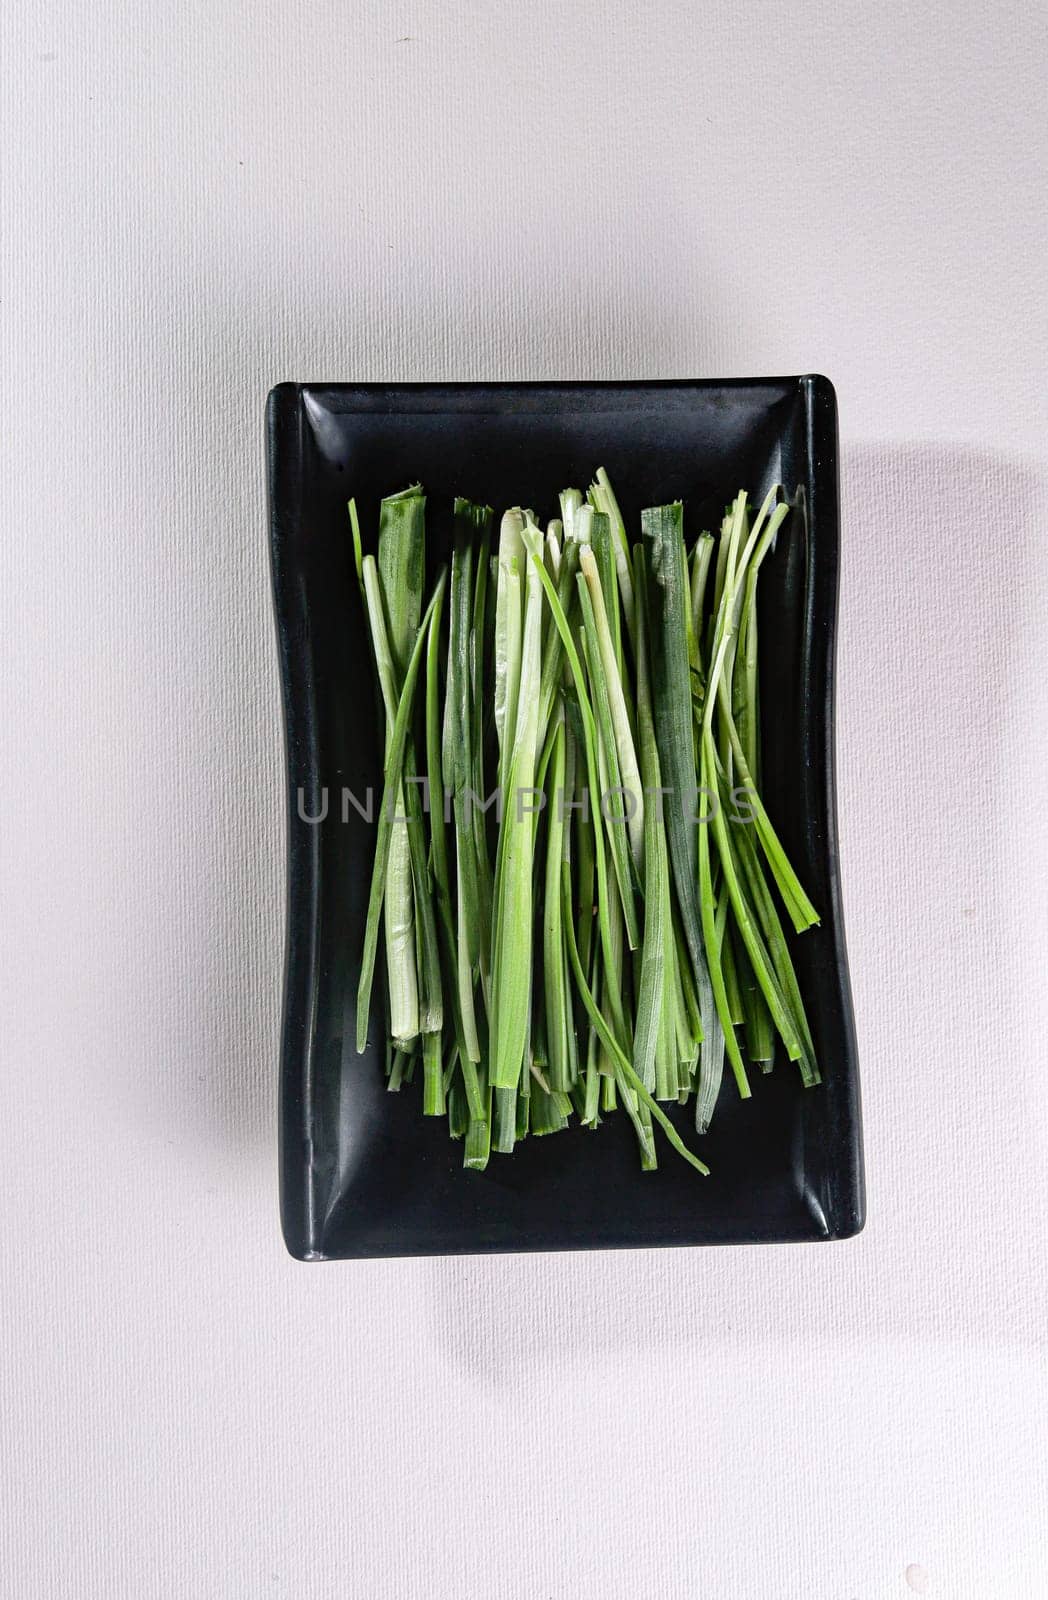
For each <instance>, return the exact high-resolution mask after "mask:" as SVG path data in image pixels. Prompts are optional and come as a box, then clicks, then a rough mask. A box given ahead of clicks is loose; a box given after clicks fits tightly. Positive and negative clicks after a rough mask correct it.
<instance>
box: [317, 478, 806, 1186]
mask: <svg viewBox="0 0 1048 1600" xmlns="http://www.w3.org/2000/svg"><path fill="white" fill-rule="evenodd" d="M425 508H426V501H425V495H424V493H423V490H422V489H421V487H419V486H415V487H413V488H409V489H406V490H404V491H403V492H402V493H400V494H395V495H391V496H390V497H389V498H387V499H385V500H383V501H382V505H381V511H380V516H379V525H378V535H377V540H376V542H375V550H376V554H375V555H370V554H368V555H365V554H364V551H363V540H362V538H361V533H360V526H359V519H358V515H357V509H356V505H355V502H353V501H351V502H350V505H349V513H350V522H351V526H352V532H353V544H354V551H355V557H356V568H357V575H358V578H359V582H360V588H361V594H362V597H363V602H364V610H365V613H366V615H367V620H368V625H369V630H370V637H371V644H372V649H373V655H374V662H375V668H376V675H377V680H378V690H379V693H380V695H381V701H382V706H383V710H384V717H385V758H384V777H383V784H384V792H383V797H382V803H381V807H380V808H379V810H378V814H377V832H376V840H375V862H374V870H373V875H372V880H371V892H370V898H369V903H368V913H367V925H366V931H365V937H364V946H363V952H362V959H361V973H360V985H359V990H358V995H357V1039H356V1044H357V1049H358V1050H359V1051H361V1052H363V1051H364V1050H365V1048H366V1046H367V1038H368V1029H369V1025H370V1018H371V1008H372V989H373V985H374V978H375V972H376V967H377V965H378V963H379V953H380V945H381V947H382V954H383V956H384V967H385V976H386V1002H387V1052H386V1071H387V1079H388V1086H389V1088H390V1089H391V1090H398V1089H399V1088H400V1087H401V1085H402V1084H403V1083H405V1082H408V1083H410V1082H411V1081H412V1079H413V1078H414V1076H415V1073H416V1068H417V1065H418V1063H419V1060H421V1078H422V1096H423V1113H424V1114H425V1115H426V1116H446V1117H447V1119H448V1127H449V1130H450V1133H451V1137H452V1138H453V1139H463V1140H464V1164H465V1166H467V1167H471V1168H474V1169H483V1168H484V1167H485V1166H486V1165H487V1163H488V1159H489V1155H490V1152H491V1150H492V1149H495V1150H497V1151H501V1152H509V1151H512V1150H513V1148H514V1146H515V1145H516V1144H517V1142H518V1141H519V1140H521V1139H523V1138H525V1137H526V1136H527V1135H528V1134H533V1135H542V1134H547V1133H556V1132H558V1131H559V1130H561V1129H563V1128H566V1127H567V1126H568V1125H569V1122H570V1121H571V1119H572V1117H573V1116H574V1117H575V1118H576V1119H577V1120H578V1122H579V1123H580V1124H581V1125H582V1126H583V1127H586V1128H590V1129H593V1128H596V1127H597V1126H598V1124H599V1123H600V1121H601V1119H602V1117H605V1116H607V1115H608V1114H609V1113H611V1112H613V1111H615V1110H616V1108H618V1107H621V1108H622V1110H623V1111H624V1112H625V1113H626V1115H627V1117H628V1118H629V1120H630V1122H631V1123H632V1126H633V1129H634V1131H635V1133H636V1138H637V1144H638V1148H639V1152H640V1164H641V1167H642V1168H643V1169H644V1170H645V1171H650V1170H652V1169H654V1167H655V1166H656V1145H655V1125H656V1124H657V1125H658V1126H659V1127H660V1128H661V1130H662V1132H663V1133H664V1134H665V1136H666V1138H667V1140H668V1141H669V1143H670V1144H671V1145H672V1146H673V1148H674V1149H675V1150H676V1151H678V1153H679V1154H680V1155H681V1156H683V1157H684V1159H685V1160H687V1161H688V1162H690V1163H691V1165H692V1166H693V1167H695V1168H696V1169H697V1170H698V1171H699V1172H703V1173H704V1172H706V1171H707V1170H708V1169H707V1168H706V1166H705V1165H704V1163H703V1162H702V1161H700V1160H699V1158H698V1157H697V1156H696V1155H695V1154H694V1152H693V1151H692V1150H690V1149H689V1148H688V1147H687V1145H686V1144H685V1143H684V1141H683V1140H682V1138H681V1137H680V1134H679V1132H678V1130H677V1127H676V1125H675V1123H674V1122H673V1121H672V1120H671V1119H670V1117H669V1116H668V1115H667V1112H666V1110H665V1109H664V1107H666V1106H668V1105H671V1104H674V1103H679V1104H681V1105H685V1104H687V1103H688V1102H689V1101H690V1099H691V1097H692V1096H694V1105H695V1110H694V1118H695V1127H696V1130H697V1131H698V1132H699V1133H700V1134H701V1133H705V1131H706V1130H707V1128H708V1127H709V1124H710V1119H711V1117H712V1115H713V1111H714V1107H715V1105H716V1102H717V1097H718V1094H719V1092H720V1088H721V1079H722V1074H723V1068H724V1060H725V1057H727V1060H728V1063H729V1065H730V1067H731V1071H732V1074H733V1076H734V1081H735V1085H736V1087H737V1090H738V1093H739V1094H740V1095H741V1096H742V1098H744V1099H746V1098H748V1097H749V1094H750V1085H749V1081H748V1078H747V1063H750V1064H751V1065H753V1066H755V1067H757V1068H759V1069H760V1070H761V1071H762V1072H769V1071H770V1070H771V1067H772V1063H773V1058H774V1056H775V1052H776V1050H777V1049H778V1048H780V1047H781V1048H782V1049H784V1050H785V1053H786V1056H787V1058H788V1059H789V1060H790V1061H792V1062H795V1063H796V1064H797V1067H798V1069H799V1071H800V1075H801V1079H802V1082H803V1083H804V1084H805V1085H811V1084H815V1083H817V1082H818V1077H819V1074H818V1067H817V1064H816V1060H815V1052H814V1048H813V1045H812V1038H811V1033H810V1031H809V1027H808V1022H807V1019H806V1017H805V1012H804V1006H803V1003H802V1001H801V996H800V990H799V988H798V984H797V978H796V975H795V972H794V967H793V963H792V961H791V959H790V954H789V949H788V946H787V940H786V935H785V932H784V926H783V914H784V915H785V919H786V921H787V922H788V923H789V925H790V926H792V928H793V929H794V930H796V931H797V932H801V931H802V930H803V929H805V928H808V927H810V926H812V925H813V924H814V923H816V922H818V916H817V915H816V912H815V909H814V907H813V906H812V904H811V902H810V901H809V899H808V897H807V895H806V894H805V892H804V890H803V888H802V887H801V884H800V883H799V881H798V879H797V876H796V874H795V872H794V871H793V868H792V867H791V866H790V863H789V861H788V860H787V858H786V855H785V852H784V850H783V848H782V845H781V844H780V842H779V839H778V837H777V835H776V833H775V830H774V827H773V826H772V823H771V820H770V818H769V816H768V813H767V811H766V810H765V807H764V805H763V802H762V800H761V797H760V766H761V741H760V726H759V717H758V673H757V661H758V658H757V582H758V576H759V574H760V570H761V566H762V564H763V562H764V560H765V557H766V556H767V554H768V552H769V551H770V550H771V549H772V548H773V545H774V542H775V537H776V534H777V532H778V530H779V528H780V527H781V525H782V523H783V521H784V519H785V517H786V515H787V512H788V506H787V504H786V502H785V499H784V497H783V495H782V494H781V492H780V491H779V490H778V489H773V490H772V491H771V493H770V494H769V495H768V496H767V498H766V499H765V500H764V502H763V504H762V505H761V506H760V508H759V509H757V510H756V512H755V513H754V510H753V508H751V506H750V503H749V501H748V499H747V496H746V494H745V493H744V492H743V493H740V494H738V495H737V496H736V497H735V499H734V501H733V502H732V504H731V505H730V506H729V507H728V509H727V512H726V514H725V516H724V519H723V521H722V523H721V526H720V530H719V534H718V536H716V537H714V536H713V535H712V534H710V533H705V532H704V533H700V534H699V535H698V537H697V538H696V539H695V540H694V543H693V544H692V545H691V548H690V551H689V549H688V546H687V544H686V542H685V535H684V516H683V506H682V505H681V504H680V503H679V502H678V503H676V504H673V505H664V506H655V507H653V508H651V509H649V510H646V511H644V512H643V513H642V515H641V529H640V532H641V538H640V539H639V540H638V541H637V542H635V543H634V544H633V545H632V547H631V545H630V542H629V540H628V538H627V533H626V528H625V526H624V523H623V518H622V516H621V514H620V511H619V506H618V503H617V501H616V498H615V494H614V492H613V490H612V487H611V484H610V482H609V481H608V477H607V474H606V473H605V472H604V471H603V470H600V471H598V473H597V474H596V478H595V480H594V482H593V484H592V486H591V488H590V490H589V493H588V495H587V496H585V497H584V496H583V495H582V494H581V492H580V491H579V490H577V489H567V490H565V491H564V492H563V493H562V494H561V496H560V516H559V517H557V518H554V519H553V520H552V521H551V522H549V524H548V525H547V527H546V529H545V531H543V529H542V527H541V526H540V525H539V523H538V522H537V521H536V519H535V516H534V515H533V513H532V512H531V511H528V510H523V509H521V508H519V507H514V508H512V509H511V510H509V511H507V512H506V513H505V515H504V516H503V518H502V521H501V526H500V528H499V532H498V537H497V541H496V542H494V543H493V523H494V518H493V513H492V510H491V508H490V507H488V506H480V505H473V504H471V503H470V502H469V501H467V500H456V501H455V504H454V529H453V545H452V554H451V561H450V570H449V568H448V567H447V565H445V566H443V567H441V568H440V570H439V572H438V573H437V575H436V579H435V582H434V583H433V585H432V587H431V588H430V590H429V592H428V594H427V592H426V533H425ZM496 796H497V798H496Z"/></svg>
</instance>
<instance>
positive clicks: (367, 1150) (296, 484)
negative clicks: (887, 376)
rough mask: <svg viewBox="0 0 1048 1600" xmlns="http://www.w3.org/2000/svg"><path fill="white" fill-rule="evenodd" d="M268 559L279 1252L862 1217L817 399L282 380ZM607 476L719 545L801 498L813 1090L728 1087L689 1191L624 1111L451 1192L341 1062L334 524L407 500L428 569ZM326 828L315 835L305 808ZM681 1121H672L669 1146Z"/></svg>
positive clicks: (786, 1072) (366, 1063)
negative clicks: (277, 748) (725, 532)
mask: <svg viewBox="0 0 1048 1600" xmlns="http://www.w3.org/2000/svg"><path fill="white" fill-rule="evenodd" d="M266 428H267V443H268V466H269V496H270V540H271V555H272V570H273V586H274V596H275V605H276V618H277V639H278V647H279V655H280V669H281V675H282V685H283V695H284V710H285V724H286V735H287V744H286V749H287V796H288V930H287V934H288V936H287V969H286V988H285V997H284V1027H283V1047H282V1063H281V1088H280V1137H281V1154H280V1163H281V1212H282V1220H283V1228H284V1237H285V1240H286V1242H287V1246H288V1249H289V1250H290V1251H291V1253H292V1254H293V1255H295V1256H299V1257H301V1258H303V1259H305V1260H311V1261H317V1260H324V1259H330V1258H338V1257H349V1256H374V1255H419V1254H430V1253H453V1252H471V1251H492V1250H555V1249H589V1248H600V1247H606V1246H644V1245H682V1244H716V1243H745V1242H759V1241H788V1240H805V1239H813V1240H814V1239H839V1238H844V1237H847V1236H849V1235H851V1234H854V1233H856V1232H857V1231H858V1230H859V1229H860V1228H861V1227H862V1223H863V1219H864V1209H865V1202H864V1192H863V1172H862V1143H861V1129H860V1113H859V1088H858V1072H857V1064H856V1052H855V1038H854V1028H853V1021H852V1009H851V999H850V994H849V985H848V969H847V959H846V954H845V945H844V929H843V923H842V915H841V899H840V885H839V880H838V862H837V839H836V826H835V816H834V784H833V720H834V699H833V678H834V673H833V665H834V661H833V657H834V629H835V621H836V611H837V566H838V486H837V416H836V403H835V399H834V393H833V389H832V387H831V386H830V384H829V383H828V382H827V381H826V380H825V379H823V378H817V377H801V378H769V379H746V380H732V381H726V382H694V383H693V382H668V383H633V384H621V383H609V384H603V383H594V384H494V385H483V384H419V385H414V384H387V385H381V384H380V385H360V386H358V385H352V384H334V385H325V384H318V385H308V384H307V385H296V384H282V385H280V386H279V387H278V388H276V389H274V390H273V392H272V394H271V395H270V397H269V404H268V408H267V415H266ZM598 466H604V467H606V468H607V470H608V472H609V474H610V476H611V480H612V483H613V484H614V486H615V489H616V492H617V494H618V497H619V500H620V503H621V505H622V509H623V512H624V514H625V517H626V520H627V526H628V527H630V528H632V529H635V528H637V527H638V526H639V522H638V519H639V513H640V510H641V507H642V506H645V505H651V504H655V503H658V502H661V501H666V500H670V499H677V498H681V499H683V500H684V502H685V517H686V529H690V532H691V533H692V534H694V533H695V532H696V531H697V530H698V528H700V527H705V526H716V525H717V524H718V523H719V518H720V515H721V512H722V510H723V507H724V505H725V504H726V502H727V501H728V500H729V499H730V498H731V497H732V495H733V494H734V493H735V492H736V490H738V489H739V488H742V487H745V488H746V489H748V490H749V491H750V493H751V495H752V496H753V497H754V498H755V499H759V498H760V496H761V495H762V494H763V493H764V492H765V490H766V489H767V488H768V487H770V485H771V484H772V483H774V482H782V483H783V484H784V485H785V486H786V489H787V491H788V493H789V495H790V496H791V498H794V497H795V498H796V506H795V510H794V513H793V514H791V516H790V517H789V518H788V519H787V522H786V525H785V527H784V529H783V532H782V533H781V534H780V536H779V542H778V545H777V548H776V550H775V552H774V554H773V555H771V556H770V557H769V558H768V560H767V562H766V564H765V567H764V570H763V573H762V577H761V588H762V591H763V592H762V596H761V612H760V640H761V696H762V720H763V734H764V783H765V797H766V801H767V804H768V809H769V811H770V813H771V815H772V818H773V820H774V821H775V824H776V826H777V828H778V829H779V831H780V833H781V836H782V838H783V840H784V843H785V845H786V847H787V850H788V852H789V854H790V856H791V858H792V860H793V862H794V864H795V866H796V867H797V869H798V872H799V874H800V877H801V879H802V881H803V882H804V884H805V886H806V888H807V889H808V891H809V893H810V894H811V896H812V899H813V900H814V902H815V904H816V906H817V907H818V908H819V910H820V912H821V913H822V924H821V926H820V927H819V928H818V929H815V930H813V931H811V932H809V933H807V934H805V935H803V936H802V937H801V938H799V939H797V940H796V941H794V947H793V948H794V956H795V960H796V964H797V969H798V974H799V978H800V983H801V988H802V991H803V995H804V999H805V1004H806V1007H807V1010H808V1015H809V1018H810V1021H811V1026H812V1032H813V1034H814V1039H815V1045H816V1050H817V1053H818V1057H819V1061H820V1065H821V1068H822V1072H823V1079H824V1081H823V1083H822V1084H821V1085H820V1086H819V1087H818V1088H815V1089H811V1090H805V1089H803V1088H802V1087H801V1083H800V1078H799V1075H798V1073H797V1072H796V1069H795V1068H793V1067H791V1066H790V1065H789V1063H787V1062H786V1061H785V1060H780V1061H779V1062H778V1063H777V1065H776V1067H775V1070H774V1072H773V1073H771V1074H770V1075H768V1076H761V1075H760V1074H759V1073H757V1072H753V1073H752V1075H751V1076H752V1083H753V1091H754V1092H753V1098H752V1100H750V1101H749V1102H746V1103H743V1102H740V1101H739V1099H738V1097H737V1094H736V1091H735V1088H734V1084H733V1081H732V1079H731V1074H730V1073H726V1074H725V1082H724V1087H723V1089H722V1092H721V1098H720V1102H719V1104H718V1108H717V1113H716V1116H715V1118H714V1122H713V1127H712V1129H711V1132H710V1133H709V1134H708V1135H707V1136H706V1137H705V1138H703V1139H702V1140H701V1141H699V1142H698V1145H697V1146H696V1148H698V1149H699V1150H700V1152H701V1154H702V1155H703V1157H704V1159H705V1160H706V1161H707V1162H708V1164H709V1166H710V1167H711V1168H712V1176H711V1177H709V1178H705V1179H704V1178H701V1177H700V1176H699V1175H698V1174H697V1173H695V1172H694V1171H693V1170H692V1169H691V1168H690V1167H688V1166H687V1165H686V1164H685V1163H684V1162H683V1161H681V1160H680V1159H679V1158H678V1157H676V1156H675V1155H674V1153H673V1152H672V1151H671V1150H670V1149H669V1147H668V1146H666V1145H665V1142H664V1141H663V1142H662V1143H661V1144H660V1168H659V1171H658V1172H655V1173H643V1172H641V1170H640V1168H639V1165H638V1162H637V1154H636V1148H635V1144H634V1139H633V1134H632V1130H631V1129H630V1126H629V1123H628V1121H627V1119H626V1118H625V1117H624V1116H621V1115H616V1116H614V1117H612V1118H610V1119H609V1120H608V1121H607V1122H605V1123H604V1124H603V1125H602V1126H601V1127H600V1128H599V1129H598V1130H597V1131H596V1132H595V1133H594V1132H590V1131H587V1130H583V1129H579V1128H572V1129H571V1130H569V1131H567V1132H565V1133H560V1134H557V1135H555V1136H553V1137H550V1138H545V1139H534V1138H532V1139H528V1140H526V1141H525V1142H524V1144H523V1145H520V1146H518V1147H517V1149H516V1150H515V1151H514V1153H513V1154H512V1155H511V1156H499V1155H494V1154H493V1155H492V1158H491V1162H490V1165H489V1167H488V1170H487V1171H486V1172H484V1173H474V1172H466V1171H463V1169H462V1145H461V1144H460V1143H453V1142H452V1141H451V1140H450V1139H449V1137H448V1132H447V1125H446V1122H444V1121H443V1120H437V1119H434V1120H432V1121H427V1120H424V1119H423V1117H422V1115H421V1095H420V1090H419V1086H418V1084H416V1085H415V1087H414V1088H405V1089H404V1090H402V1092H401V1093H399V1094H389V1093H387V1091H386V1088H385V1081H384V1077H383V1068H382V1048H383V1047H382V1044H381V1041H380V1035H381V1028H380V1026H378V1025H376V1024H373V1026H372V1038H373V1041H374V1043H373V1045H372V1047H371V1048H370V1049H369V1052H368V1053H367V1054H366V1055H364V1056H358V1055H357V1054H356V1052H355V1049H354V1048H353V1035H354V1031H355V1030H354V997H355V991H356V983H357V973H358V961H359V950H360V944H361V938H362V930H363V923H364V915H365V907H366V901H367V892H368V883H369V878H370V871H371V860H372V847H373V838H374V835H373V831H372V829H371V828H370V827H369V826H368V824H367V823H366V822H364V821H363V820H362V819H361V818H360V817H359V816H358V815H357V813H356V812H355V810H354V809H353V808H352V807H349V811H348V820H347V821H343V820H342V807H341V804H340V795H341V791H342V789H343V788H344V787H348V788H349V789H351V790H352V791H353V793H354V794H355V795H357V796H363V795H364V794H365V792H366V790H367V788H368V785H369V784H373V785H379V788H380V782H381V762H380V750H381V741H380V729H379V728H378V726H377V723H376V716H375V710H376V707H375V696H374V692H373V686H372V676H371V666H370V661H369V656H368V645H367V636H366V629H365V625H364V619H363V616H362V612H361V607H360V602H359V597H358V593H357V587H356V581H355V576H354V573H353V565H352V553H351V544H350V539H349V526H348V519H347V514H346V501H347V499H348V498H349V496H350V495H351V494H352V495H354V496H355V497H356V500H357V504H358V506H359V507H360V511H361V518H362V524H363V529H364V536H365V541H367V540H368V539H369V538H373V537H374V530H375V527H376V522H377V509H378V502H379V499H380V498H381V496H382V495H384V494H389V493H392V492H393V491H395V490H397V489H401V488H403V487H405V486H406V485H407V484H408V483H410V482H414V481H416V480H418V481H421V482H422V483H423V484H424V485H425V488H426V491H427V495H428V504H427V536H428V544H429V551H430V557H431V559H432V560H433V561H434V562H435V561H437V560H439V559H440V558H441V556H442V555H443V554H444V553H445V552H446V550H447V545H448V537H449V531H450V507H451V501H452V497H453V496H454V495H456V494H462V495H466V496H469V497H470V498H472V499H475V500H481V501H483V500H487V501H489V502H490V503H491V504H492V505H493V506H495V507H496V509H497V510H501V509H502V508H504V507H505V506H507V505H510V504H513V503H516V502H520V503H524V504H528V505H531V506H533V507H534V508H535V510H536V511H537V512H538V513H539V514H540V516H541V515H552V514H554V511H555V500H556V494H557V491H558V490H559V489H561V488H562V487H564V486H565V485H567V484H577V485H579V486H580V487H581V488H583V489H585V487H586V485H587V484H588V483H589V481H590V479H591V477H592V475H593V472H594V471H595V470H596V468H597V467H598ZM325 788H326V789H327V791H328V814H327V817H326V819H325V820H324V821H323V822H322V823H319V824H315V823H309V822H304V821H302V820H301V817H300V806H299V799H298V797H299V791H300V790H301V791H302V792H303V804H302V807H301V810H302V811H304V812H305V814H306V815H307V816H315V815H317V814H318V813H319V811H320V809H321V802H322V791H323V790H324V789H325ZM690 1114H691V1108H690V1107H689V1108H687V1109H685V1110H682V1111H681V1112H680V1117H679V1120H680V1124H681V1128H682V1131H683V1132H685V1134H686V1137H688V1138H690V1139H693V1138H694V1132H693V1130H692V1129H691V1128H690V1122H689V1119H690Z"/></svg>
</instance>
